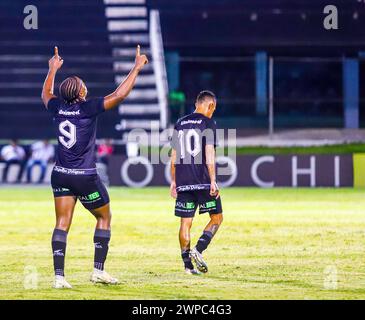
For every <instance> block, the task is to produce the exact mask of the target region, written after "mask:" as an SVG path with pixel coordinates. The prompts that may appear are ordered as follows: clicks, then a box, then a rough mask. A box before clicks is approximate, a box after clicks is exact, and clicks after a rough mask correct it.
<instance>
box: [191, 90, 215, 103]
mask: <svg viewBox="0 0 365 320" xmlns="http://www.w3.org/2000/svg"><path fill="white" fill-rule="evenodd" d="M207 98H210V99H213V100H217V98H216V97H215V94H214V93H213V92H212V91H209V90H203V91H201V92H200V93H199V94H198V96H197V97H196V102H197V103H202V102H203V101H204V100H205V99H207Z"/></svg>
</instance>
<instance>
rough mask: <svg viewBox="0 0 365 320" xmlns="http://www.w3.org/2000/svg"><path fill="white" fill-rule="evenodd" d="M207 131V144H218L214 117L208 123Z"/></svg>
mask: <svg viewBox="0 0 365 320" xmlns="http://www.w3.org/2000/svg"><path fill="white" fill-rule="evenodd" d="M206 130H207V133H206V135H205V139H206V140H205V141H206V144H207V145H213V146H215V147H216V146H217V145H218V141H217V124H216V122H215V121H214V120H213V119H210V120H209V121H208V122H207V124H206Z"/></svg>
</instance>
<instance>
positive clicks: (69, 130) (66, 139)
mask: <svg viewBox="0 0 365 320" xmlns="http://www.w3.org/2000/svg"><path fill="white" fill-rule="evenodd" d="M47 107H48V111H49V112H51V113H52V114H53V115H54V124H55V127H56V131H57V140H58V148H57V154H56V165H55V168H54V170H55V171H57V172H61V173H65V174H77V175H79V174H96V154H95V138H96V126H97V116H98V115H99V114H100V113H102V112H103V111H105V109H104V98H96V99H90V100H88V101H84V102H79V103H74V104H66V103H65V102H64V101H63V100H61V99H58V98H53V99H51V100H50V101H49V102H48V106H47Z"/></svg>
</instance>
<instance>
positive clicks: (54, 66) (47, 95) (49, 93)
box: [42, 47, 63, 108]
mask: <svg viewBox="0 0 365 320" xmlns="http://www.w3.org/2000/svg"><path fill="white" fill-rule="evenodd" d="M62 64H63V59H62V58H61V57H60V56H59V55H58V48H57V47H55V48H54V56H53V57H52V58H51V59H50V60H49V61H48V66H49V70H48V74H47V77H46V80H45V81H44V84H43V90H42V100H43V103H44V106H45V107H46V108H47V105H48V102H49V100H51V99H52V98H54V97H55V95H54V94H53V91H54V80H55V77H56V73H57V71H58V69H60V68H61V66H62Z"/></svg>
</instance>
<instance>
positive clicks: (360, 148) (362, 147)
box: [237, 143, 365, 154]
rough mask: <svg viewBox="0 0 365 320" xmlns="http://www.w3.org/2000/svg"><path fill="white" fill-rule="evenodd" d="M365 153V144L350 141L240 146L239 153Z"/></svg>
mask: <svg viewBox="0 0 365 320" xmlns="http://www.w3.org/2000/svg"><path fill="white" fill-rule="evenodd" d="M351 153H365V144H363V143H350V144H336V145H324V146H313V147H262V146H257V147H239V148H237V154H351Z"/></svg>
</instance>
